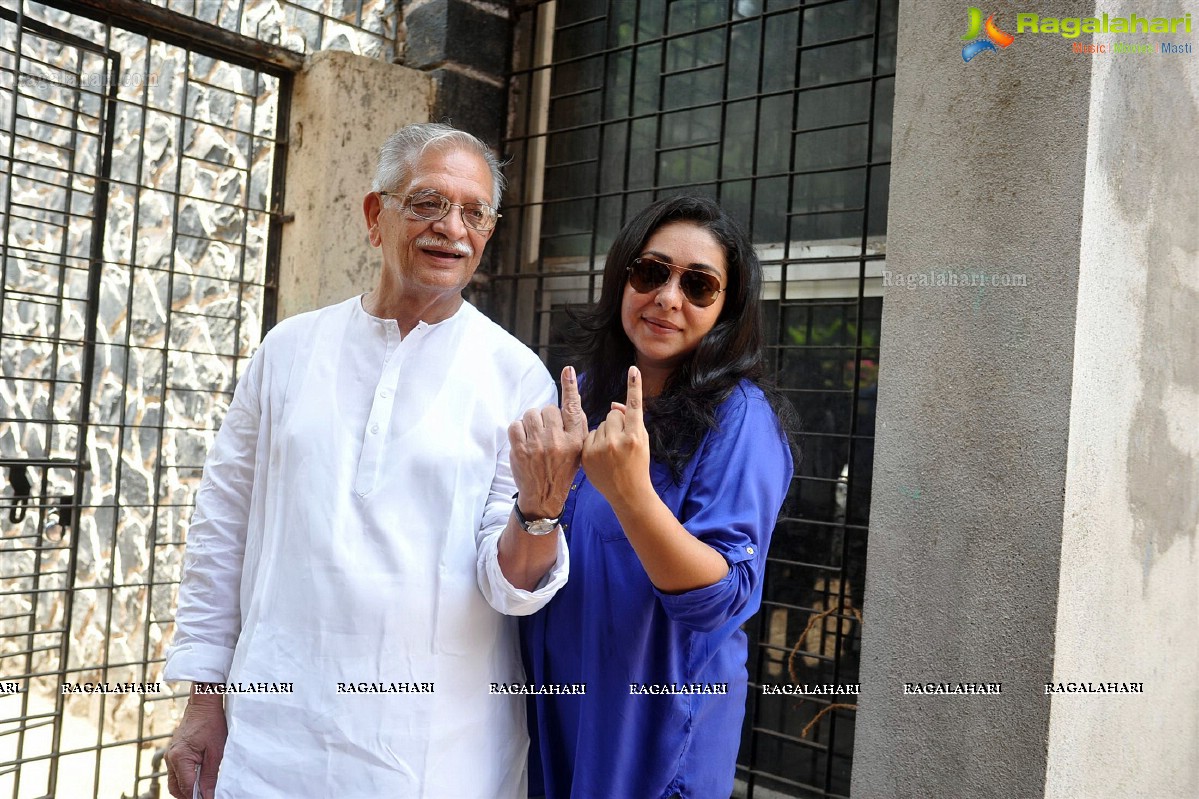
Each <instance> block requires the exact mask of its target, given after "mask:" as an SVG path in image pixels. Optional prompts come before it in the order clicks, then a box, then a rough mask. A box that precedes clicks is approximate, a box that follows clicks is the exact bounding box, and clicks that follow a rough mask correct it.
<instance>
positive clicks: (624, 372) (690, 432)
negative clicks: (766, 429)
mask: <svg viewBox="0 0 1199 799" xmlns="http://www.w3.org/2000/svg"><path fill="white" fill-rule="evenodd" d="M672 222H688V223H691V224H694V225H697V226H698V227H701V228H703V229H705V230H707V231H708V232H709V233H711V234H712V236H713V237H714V238H715V239H716V241H717V242H719V243H720V246H721V247H722V248H723V250H724V257H725V266H726V271H727V276H728V283H727V287H726V290H725V299H724V307H723V308H721V311H720V316H719V317H718V318H717V320H716V325H715V326H714V327H713V328H712V329H711V330H710V331H708V333H707V335H705V336H704V337H703V339H701V340H700V342H699V345H698V346H697V347H696V348H695V350H694V351H693V352H692V353H691V354H690V356H688V358H687V359H686V360H685V361H684V362H683V363H682V364H680V365H679V367H678V368H677V369H675V370H674V372H672V373H671V375H670V377H669V378H668V379H667V381H666V385H665V387H664V388H663V389H662V392H661V394H659V395H658V396H657V397H654V398H652V399H647V400H646V405H645V407H646V429H647V430H648V432H649V440H650V454H651V456H652V457H653V458H654V459H655V460H658V461H660V462H662V463H665V464H667V465H668V466H669V467H670V471H671V474H672V476H673V477H674V480H675V481H676V482H677V481H678V480H679V479H680V477H681V476H682V472H683V468H684V467H685V466H686V464H687V461H689V460H690V459H691V456H692V455H694V454H695V450H696V448H697V447H698V446H699V442H700V440H701V439H702V438H703V436H704V434H705V433H707V432H708V431H709V430H710V429H712V428H713V427H715V426H716V409H717V408H718V407H719V406H720V403H722V402H723V401H724V400H725V399H726V398H727V397H728V396H729V394H730V393H731V392H732V390H733V389H734V388H735V387H736V386H737V384H738V383H739V382H740V381H741V380H742V379H749V380H752V381H754V382H757V383H760V382H761V378H762V373H763V361H762V319H761V309H760V304H759V298H760V295H761V290H762V264H761V262H760V261H759V260H758V256H757V254H756V253H755V252H754V248H753V244H752V243H751V242H750V239H749V236H748V235H747V234H746V233H745V231H744V230H743V229H742V228H741V226H740V225H739V224H737V222H736V220H734V219H733V218H732V217H731V216H729V215H728V214H727V213H725V211H724V209H722V208H721V207H720V206H719V205H717V204H716V203H715V202H713V201H712V200H709V199H707V198H704V197H671V198H668V199H664V200H659V201H657V202H655V203H653V204H652V205H650V206H648V207H647V208H645V209H644V210H642V211H641V212H639V213H638V214H637V215H636V216H634V217H633V218H632V219H630V220H629V222H628V223H627V224H626V225H625V226H624V227H623V228H622V229H621V231H620V233H618V234H617V236H616V239H615V241H613V242H612V247H611V248H610V249H609V250H608V259H607V262H606V263H605V265H604V283H603V288H602V289H601V291H600V298H599V302H597V303H596V304H595V305H594V306H592V307H591V308H589V309H586V310H581V311H580V310H576V309H572V310H571V312H570V315H571V317H572V318H573V320H574V321H575V323H576V327H574V329H573V330H570V331H568V333H567V340H568V343H569V344H570V345H571V349H572V350H573V354H574V356H575V358H576V360H577V362H578V363H580V364H581V366H582V368H583V370H584V371H585V372H586V375H587V376H586V380H585V381H584V385H583V386H582V395H583V410H584V411H585V412H586V413H587V419H588V421H589V422H590V423H591V424H592V425H596V424H599V423H600V422H601V421H602V420H603V418H604V417H605V416H606V415H607V414H608V411H609V409H610V407H611V402H612V401H613V400H615V401H618V402H623V401H624V398H625V395H626V393H627V385H628V382H627V381H628V368H629V366H631V365H632V364H633V363H634V359H635V356H636V353H635V352H634V349H633V344H632V342H631V341H629V337H628V336H627V335H626V334H625V331H624V324H623V322H622V321H621V302H622V299H623V296H624V287H625V282H626V279H627V271H626V270H627V267H628V266H629V265H630V264H632V263H633V259H634V258H637V257H640V255H641V254H642V252H643V251H644V248H645V246H646V243H647V242H648V241H649V239H650V237H652V236H653V235H654V233H655V232H656V231H657V230H658V229H659V228H661V227H662V226H664V225H667V224H670V223H672ZM768 396H769V397H770V398H771V401H772V402H771V404H772V405H774V407H775V409H776V412H777V411H779V410H780V408H781V405H780V403H779V402H778V401H777V399H776V398H775V397H774V396H773V393H772V392H770V393H768ZM789 404H790V403H787V405H788V406H789ZM788 410H789V408H788Z"/></svg>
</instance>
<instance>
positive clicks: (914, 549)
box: [853, 0, 1199, 799]
mask: <svg viewBox="0 0 1199 799" xmlns="http://www.w3.org/2000/svg"><path fill="white" fill-rule="evenodd" d="M1001 5H1002V6H1003V7H1002V9H1001V10H1000V13H999V16H998V21H999V23H1000V27H1001V28H1004V29H1006V30H1008V31H1009V32H1013V33H1014V32H1015V24H1014V22H1015V10H1013V9H1012V8H1010V7H1008V4H1001ZM1020 10H1027V9H1020ZM1101 10H1102V12H1106V13H1108V15H1109V16H1111V17H1115V16H1125V17H1127V16H1129V15H1130V14H1131V13H1133V12H1137V13H1139V14H1141V15H1146V14H1154V15H1162V16H1174V17H1178V16H1181V15H1182V14H1183V13H1185V11H1186V8H1184V4H1183V3H1181V2H1173V3H1159V4H1158V5H1156V6H1153V7H1152V8H1146V7H1144V6H1143V5H1141V6H1138V5H1136V4H1132V3H1127V2H1123V3H1121V2H1117V3H1112V4H1109V5H1105V6H1103V8H1102V9H1101ZM1050 13H1053V14H1056V15H1060V16H1063V17H1064V16H1082V17H1086V16H1090V15H1093V14H1094V13H1096V11H1095V7H1094V5H1093V4H1084V3H1058V4H1055V7H1054V9H1053V11H1052V12H1050ZM965 29H966V15H965V11H964V8H963V6H962V5H960V4H958V3H954V2H948V1H946V0H934V2H931V3H929V2H923V0H922V2H920V3H919V4H917V3H916V2H904V3H903V4H902V5H901V7H900V33H899V68H898V76H897V84H896V102H895V109H896V110H895V136H894V143H893V148H894V163H893V167H892V182H891V199H890V217H889V231H888V233H889V235H888V240H889V248H890V252H889V253H888V264H889V269H891V270H892V271H893V272H894V273H904V274H906V273H911V272H917V273H920V272H923V273H926V274H927V273H928V272H930V270H931V272H932V273H934V278H935V276H936V273H939V272H945V273H950V272H954V273H958V274H960V273H961V272H963V271H972V270H973V271H980V272H982V273H984V274H991V273H998V274H1003V273H1009V274H1022V275H1024V276H1025V278H1024V280H1025V283H1024V285H1022V286H1018V287H1017V286H1007V287H1003V286H1000V287H993V286H984V287H969V288H960V287H959V288H953V287H950V286H936V285H926V286H921V285H916V286H915V287H912V288H908V287H906V286H897V285H892V286H891V287H889V288H885V292H886V295H885V301H884V317H883V336H882V346H883V352H882V355H881V364H882V367H881V371H880V374H879V416H878V436H877V439H876V457H875V464H874V469H875V472H874V494H873V505H872V508H871V514H872V515H871V537H870V548H869V555H868V571H867V583H866V597H865V607H864V615H865V618H866V622H865V625H864V628H863V633H864V634H863V652H862V658H863V662H862V670H861V681H862V697H861V706H860V707H861V709H860V713H859V716H858V722H857V746H856V748H855V752H854V778H853V791H854V794H855V795H857V796H868V797H873V796H887V797H908V796H954V797H973V796H979V797H983V796H986V797H992V796H1012V797H1033V796H1040V795H1043V796H1046V797H1084V796H1085V797H1088V799H1094V798H1098V797H1113V799H1114V798H1115V797H1128V796H1152V797H1184V796H1185V797H1190V796H1199V636H1197V635H1196V633H1195V630H1196V629H1199V560H1197V558H1196V547H1195V542H1196V537H1197V532H1199V488H1197V486H1196V475H1199V426H1197V424H1196V422H1197V421H1199V332H1197V331H1199V160H1197V156H1199V145H1197V143H1196V138H1195V131H1196V130H1197V129H1199V61H1196V60H1195V59H1196V55H1195V54H1194V53H1191V54H1182V55H1167V54H1162V53H1160V52H1154V53H1151V54H1147V55H1123V54H1116V55H1106V56H1091V55H1080V54H1074V53H1072V52H1071V51H1070V49H1069V48H1070V44H1071V42H1070V41H1069V40H1066V39H1063V38H1060V37H1056V36H1032V35H1026V36H1017V39H1016V42H1015V43H1014V44H1013V45H1012V47H1010V48H1008V49H1006V50H1001V51H999V52H985V53H983V54H981V55H979V56H978V57H976V59H975V60H974V61H972V62H971V63H969V64H966V63H963V61H962V58H961V56H960V54H959V52H960V51H959V49H958V48H959V47H960V46H961V42H958V41H956V39H955V37H954V36H952V35H950V34H952V33H954V32H958V33H959V35H960V32H964V31H965ZM1163 39H1164V40H1170V41H1177V42H1180V43H1186V42H1190V43H1191V47H1192V49H1194V48H1195V46H1196V44H1197V42H1196V41H1195V35H1194V34H1189V35H1177V36H1174V37H1170V36H1163V35H1161V34H1137V35H1127V36H1118V35H1110V34H1109V35H1099V36H1095V37H1094V38H1093V41H1094V42H1095V43H1108V44H1110V43H1112V42H1113V41H1117V40H1120V41H1127V42H1129V43H1150V44H1153V45H1154V47H1157V46H1158V45H1159V44H1160V42H1161V41H1162V40H1163ZM1079 41H1082V42H1090V41H1092V38H1091V37H1083V38H1082V39H1080V40H1079ZM893 283H894V280H893ZM961 681H969V682H1002V683H1003V693H1002V695H1000V696H980V697H961V696H910V695H909V696H905V695H904V694H903V683H905V682H955V683H956V682H961ZM1051 682H1052V683H1057V682H1092V683H1098V682H1103V683H1107V682H1119V683H1132V682H1140V683H1143V684H1144V693H1143V694H1137V693H1117V694H1080V693H1073V694H1053V695H1046V692H1045V685H1044V684H1045V683H1051Z"/></svg>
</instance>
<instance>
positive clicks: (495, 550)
mask: <svg viewBox="0 0 1199 799" xmlns="http://www.w3.org/2000/svg"><path fill="white" fill-rule="evenodd" d="M538 367H540V368H538V369H534V370H530V371H529V372H527V373H526V374H525V376H524V377H523V379H522V380H521V383H520V392H519V396H520V398H521V399H520V402H519V403H518V405H519V407H520V411H518V412H517V413H516V414H514V415H513V421H515V420H516V419H517V418H518V417H519V414H520V413H523V412H524V411H525V410H527V409H529V408H540V407H543V406H545V405H549V404H550V403H556V402H557V401H558V393H557V391H556V390H555V388H554V383H553V381H552V380H550V378H549V375H548V374H547V373H546V371H545V368H544V367H542V366H541V365H540V362H539V363H538ZM509 449H510V446H509V444H508V437H507V431H504V441H503V445H502V446H501V447H500V451H499V455H498V456H497V458H496V465H495V478H494V479H493V480H492V483H491V491H490V492H489V494H488V497H487V507H486V510H485V511H484V512H483V520H482V522H481V524H480V525H479V532H478V536H477V546H478V553H479V560H478V578H479V589H480V590H481V591H482V592H483V596H484V597H486V598H487V602H488V604H490V605H491V607H493V608H495V609H496V610H497V611H499V612H500V613H504V614H507V615H509V616H527V615H529V614H530V613H535V612H537V611H538V610H540V609H541V608H542V607H544V606H545V604H546V603H547V602H549V601H550V599H552V598H553V596H554V594H556V593H558V590H559V589H560V588H562V586H563V585H565V584H566V580H567V577H568V576H569V574H570V554H569V552H568V550H567V547H566V537H565V536H564V535H563V533H562V530H561V528H559V530H558V531H557V533H556V535H557V536H558V557H557V560H556V561H555V563H554V565H553V566H552V567H551V568H550V570H549V571H548V572H547V573H546V575H545V577H543V578H542V580H541V583H540V584H539V585H538V587H537V589H536V590H534V591H525V590H522V589H519V588H517V587H515V586H514V585H512V584H511V583H510V582H508V578H506V577H505V576H504V573H503V572H502V571H501V570H500V563H499V545H500V536H501V535H502V534H503V532H504V527H505V526H506V525H507V523H508V516H509V515H510V514H511V513H512V495H513V494H515V493H516V481H515V480H514V479H513V478H512V467H511V466H510V465H509V455H508V453H509Z"/></svg>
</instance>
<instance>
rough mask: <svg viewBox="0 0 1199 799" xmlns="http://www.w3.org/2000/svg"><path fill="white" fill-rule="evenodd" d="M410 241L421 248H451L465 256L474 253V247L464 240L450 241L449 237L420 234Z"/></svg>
mask: <svg viewBox="0 0 1199 799" xmlns="http://www.w3.org/2000/svg"><path fill="white" fill-rule="evenodd" d="M412 243H413V244H415V245H416V246H417V247H421V248H425V247H436V248H438V249H443V250H453V251H454V252H455V253H456V254H457V255H464V256H466V257H467V258H469V257H471V256H472V255H474V254H475V251H474V248H472V247H471V246H470V245H469V244H467V243H466V242H465V241H450V240H449V239H441V238H438V237H436V236H421V237H420V238H418V239H417V240H416V241H414V242H412Z"/></svg>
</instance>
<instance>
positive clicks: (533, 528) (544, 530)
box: [525, 519, 558, 535]
mask: <svg viewBox="0 0 1199 799" xmlns="http://www.w3.org/2000/svg"><path fill="white" fill-rule="evenodd" d="M557 526H558V520H557V519H537V520H536V521H531V522H529V523H528V524H527V525H526V526H525V529H526V530H528V531H529V534H530V535H547V534H548V533H552V532H553V531H554V528H555V527H557Z"/></svg>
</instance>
